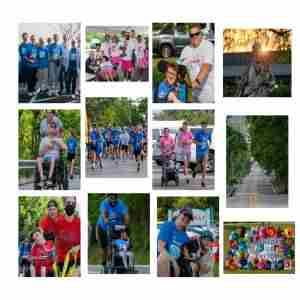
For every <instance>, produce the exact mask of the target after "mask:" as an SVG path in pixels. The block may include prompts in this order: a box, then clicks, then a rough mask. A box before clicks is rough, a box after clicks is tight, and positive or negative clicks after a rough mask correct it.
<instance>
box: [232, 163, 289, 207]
mask: <svg viewBox="0 0 300 300" xmlns="http://www.w3.org/2000/svg"><path fill="white" fill-rule="evenodd" d="M227 207H229V208H245V207H257V208H269V207H270V208H271V207H272V208H275V207H276V208H280V207H288V195H287V194H280V195H278V194H275V193H274V191H273V187H272V183H271V177H270V176H267V175H266V174H265V172H264V170H263V169H262V168H261V167H260V166H259V165H258V164H257V163H254V164H253V165H252V168H251V171H250V173H249V175H248V176H247V177H245V178H244V180H243V182H242V183H241V184H240V185H239V187H238V189H237V191H236V192H235V194H234V196H233V197H229V198H228V199H227Z"/></svg>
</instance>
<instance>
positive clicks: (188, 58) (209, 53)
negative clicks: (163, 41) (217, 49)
mask: <svg viewBox="0 0 300 300" xmlns="http://www.w3.org/2000/svg"><path fill="white" fill-rule="evenodd" d="M180 60H181V61H182V62H183V64H184V65H185V66H186V67H187V70H188V73H189V76H190V78H191V80H195V79H196V77H197V75H198V74H199V72H200V70H201V68H202V65H203V64H209V65H210V66H211V69H210V72H209V74H208V77H207V79H206V80H205V81H204V82H203V85H202V86H201V90H203V91H205V90H206V89H207V90H211V91H213V80H214V46H213V44H212V43H211V42H209V41H208V40H205V39H203V40H202V41H201V43H200V45H199V47H197V48H194V47H192V46H186V47H184V49H183V50H182V52H181V55H180Z"/></svg>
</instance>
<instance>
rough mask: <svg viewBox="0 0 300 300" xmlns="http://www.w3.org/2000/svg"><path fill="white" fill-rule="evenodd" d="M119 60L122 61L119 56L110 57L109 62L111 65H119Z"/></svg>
mask: <svg viewBox="0 0 300 300" xmlns="http://www.w3.org/2000/svg"><path fill="white" fill-rule="evenodd" d="M121 62H122V58H120V57H119V56H118V57H112V58H111V63H112V64H113V65H119V64H121Z"/></svg>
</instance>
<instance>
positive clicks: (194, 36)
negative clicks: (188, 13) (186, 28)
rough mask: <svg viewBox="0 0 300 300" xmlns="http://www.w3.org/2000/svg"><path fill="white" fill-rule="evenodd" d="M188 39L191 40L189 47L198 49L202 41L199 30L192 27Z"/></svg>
mask: <svg viewBox="0 0 300 300" xmlns="http://www.w3.org/2000/svg"><path fill="white" fill-rule="evenodd" d="M190 38H191V45H192V46H193V47H198V46H199V44H200V42H201V40H202V35H201V31H200V28H198V27H192V28H191V30H190Z"/></svg>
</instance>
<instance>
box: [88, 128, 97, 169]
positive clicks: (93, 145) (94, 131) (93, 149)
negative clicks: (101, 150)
mask: <svg viewBox="0 0 300 300" xmlns="http://www.w3.org/2000/svg"><path fill="white" fill-rule="evenodd" d="M97 139H98V134H97V128H96V124H93V128H92V131H91V133H90V141H91V155H92V169H95V168H96V150H97V149H96V143H97Z"/></svg>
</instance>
